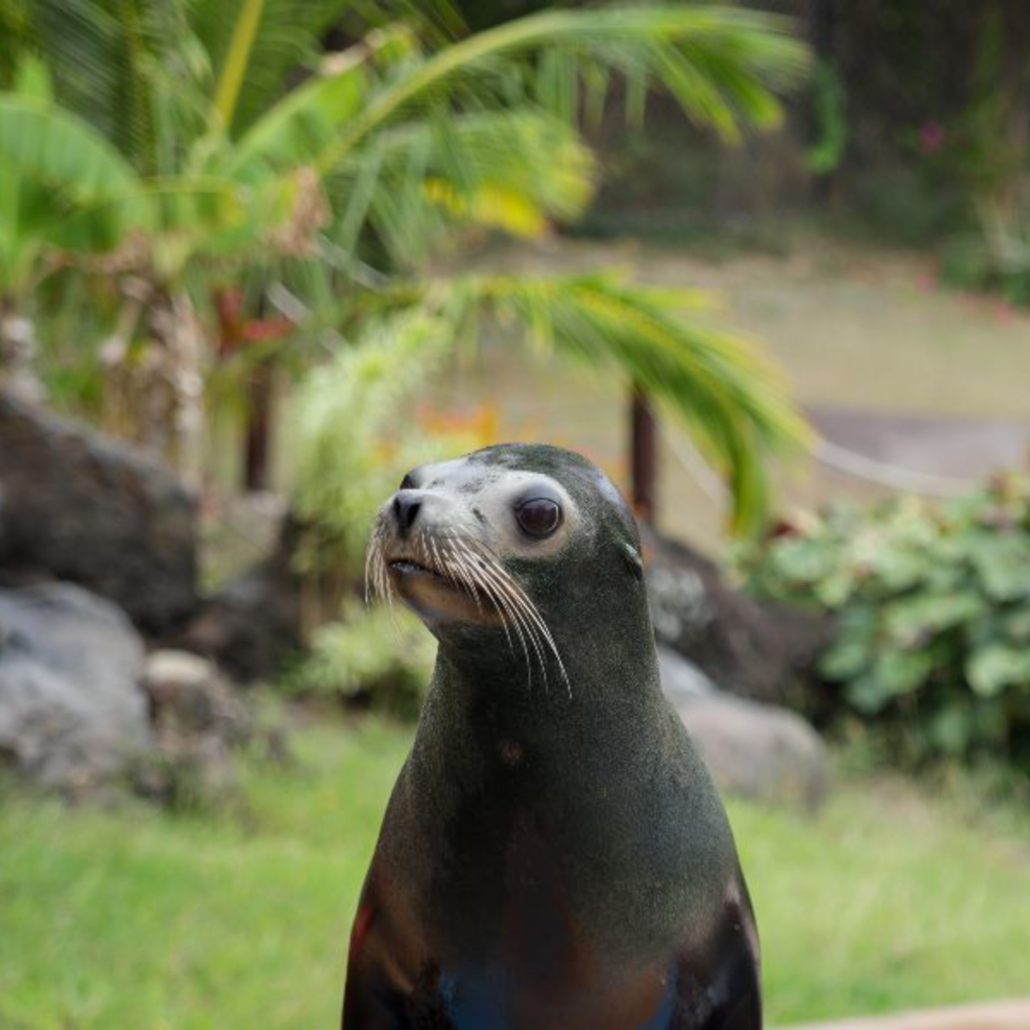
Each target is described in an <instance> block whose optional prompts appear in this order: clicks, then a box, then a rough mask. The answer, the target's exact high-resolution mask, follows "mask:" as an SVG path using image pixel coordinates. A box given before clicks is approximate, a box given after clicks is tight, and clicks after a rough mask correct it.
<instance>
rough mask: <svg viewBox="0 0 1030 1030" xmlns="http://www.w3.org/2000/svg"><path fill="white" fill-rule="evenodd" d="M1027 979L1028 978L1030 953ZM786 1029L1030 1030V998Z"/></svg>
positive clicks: (1029, 973)
mask: <svg viewBox="0 0 1030 1030" xmlns="http://www.w3.org/2000/svg"><path fill="white" fill-rule="evenodd" d="M1027 978H1028V980H1030V956H1028V959H1027ZM785 1030H1030V998H1024V999H1023V1000H1021V1001H999V1002H992V1003H990V1004H984V1005H959V1006H956V1007H954V1008H946V1009H932V1010H931V1009H927V1010H925V1011H922V1012H906V1013H901V1014H899V1015H895V1016H875V1017H873V1018H870V1019H846V1020H844V1021H842V1022H836V1023H805V1024H804V1025H803V1026H795V1027H790V1028H785Z"/></svg>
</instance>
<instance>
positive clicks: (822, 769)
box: [658, 647, 829, 809]
mask: <svg viewBox="0 0 1030 1030" xmlns="http://www.w3.org/2000/svg"><path fill="white" fill-rule="evenodd" d="M658 666H659V671H660V673H661V677H662V689H663V690H664V691H665V694H666V696H667V697H668V698H669V699H670V700H671V701H672V703H673V706H674V707H675V709H676V711H677V712H678V713H679V716H680V718H681V719H682V720H683V724H684V725H685V726H686V728H687V732H688V733H689V734H690V736H691V738H692V739H693V740H694V742H695V743H696V744H697V746H698V747H699V748H700V750H701V753H702V755H703V756H704V759H705V762H706V764H707V765H708V768H709V770H710V772H711V773H712V778H713V779H714V780H715V782H716V785H717V786H718V787H719V789H720V790H721V791H723V792H724V793H726V794H730V795H733V796H735V797H743V798H748V799H749V800H753V801H762V802H771V803H775V804H786V805H792V806H795V807H799V808H803V809H813V808H815V807H816V806H818V805H819V803H820V802H821V801H822V800H823V797H824V796H825V794H826V789H827V785H828V782H829V760H828V756H827V752H826V747H825V745H824V744H823V742H822V740H821V739H820V737H819V735H818V734H817V733H816V732H815V730H814V729H812V727H811V726H810V725H809V724H808V723H807V722H805V720H804V719H802V718H801V716H799V715H796V714H795V713H794V712H790V711H788V710H787V709H785V708H780V707H778V706H776V705H770V704H762V703H759V702H757V701H748V700H745V699H743V698H739V697H734V696H732V695H731V694H727V693H725V692H724V691H721V690H719V689H718V688H717V687H716V686H715V684H714V683H712V681H711V680H710V679H708V677H707V676H706V675H705V674H704V673H703V672H702V671H701V670H700V669H698V668H697V667H696V666H694V665H693V664H692V663H691V662H689V661H687V660H686V659H685V658H683V657H681V656H680V655H678V654H676V652H674V651H671V650H669V649H668V648H664V647H660V648H659V649H658Z"/></svg>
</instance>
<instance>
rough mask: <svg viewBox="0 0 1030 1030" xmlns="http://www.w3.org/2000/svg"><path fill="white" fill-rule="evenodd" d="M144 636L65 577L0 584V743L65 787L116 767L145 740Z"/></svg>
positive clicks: (99, 778)
mask: <svg viewBox="0 0 1030 1030" xmlns="http://www.w3.org/2000/svg"><path fill="white" fill-rule="evenodd" d="M142 669H143V644H142V641H141V640H140V637H139V635H138V634H137V632H136V630H135V629H134V628H133V626H132V624H131V623H130V622H129V620H128V619H127V618H126V617H125V615H124V614H123V613H122V612H121V611H120V610H119V609H118V608H116V607H115V606H114V605H112V604H110V603H109V602H107V601H105V600H103V599H102V598H99V597H96V596H94V595H92V594H90V593H89V592H87V591H86V590H83V589H81V588H80V587H76V586H72V585H70V584H66V583H50V584H39V585H36V586H30V587H24V588H22V589H18V590H2V589H0V751H2V752H3V753H4V754H5V755H6V756H7V758H8V759H9V760H10V762H11V763H12V764H13V765H14V767H15V768H16V769H17V770H18V771H19V772H20V773H22V774H23V775H24V776H26V777H27V778H28V779H30V780H32V781H33V782H36V783H38V784H40V785H42V786H44V787H49V788H57V789H61V790H68V791H79V790H82V789H86V788H90V787H94V786H98V785H100V784H102V783H105V782H109V781H111V780H112V779H115V778H117V777H119V776H120V775H122V774H123V773H124V772H125V771H126V770H127V769H128V768H129V766H130V765H131V764H132V763H133V762H134V761H135V760H136V759H137V758H138V757H139V756H140V755H142V754H143V753H145V752H146V751H147V750H148V749H149V748H150V747H151V745H152V737H151V733H150V727H149V722H148V717H147V705H146V698H145V697H144V695H143V693H142V691H140V689H139V686H138V680H139V677H140V673H141V672H142Z"/></svg>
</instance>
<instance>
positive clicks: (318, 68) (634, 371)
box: [0, 0, 805, 525]
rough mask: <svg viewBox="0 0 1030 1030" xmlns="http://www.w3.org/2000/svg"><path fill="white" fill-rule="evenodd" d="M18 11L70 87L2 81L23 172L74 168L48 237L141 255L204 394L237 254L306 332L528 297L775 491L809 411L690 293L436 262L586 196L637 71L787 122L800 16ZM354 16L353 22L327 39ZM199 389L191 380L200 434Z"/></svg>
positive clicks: (571, 340) (327, 6) (66, 254)
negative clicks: (208, 332)
mask: <svg viewBox="0 0 1030 1030" xmlns="http://www.w3.org/2000/svg"><path fill="white" fill-rule="evenodd" d="M414 6H415V5H411V7H414ZM418 6H419V7H420V8H422V9H423V10H424V9H425V6H426V5H418ZM12 11H13V12H15V14H17V15H18V19H17V28H18V32H17V36H16V39H17V41H18V44H19V46H18V47H14V48H11V51H12V52H13V53H11V54H9V55H8V57H6V58H4V59H2V60H7V61H8V62H9V65H10V66H9V67H6V68H5V67H4V66H3V65H2V64H0V81H3V79H4V77H5V76H6V78H7V80H8V81H11V80H12V79H13V77H14V75H15V74H16V67H17V65H16V64H15V63H14V61H15V59H16V58H17V57H18V56H19V55H22V56H23V55H24V54H25V53H31V52H36V53H40V54H42V55H43V56H44V58H45V60H46V63H47V66H48V67H49V68H50V70H51V74H52V76H53V80H54V96H55V97H56V99H55V100H48V99H45V98H41V97H38V96H37V97H34V98H31V99H27V98H25V97H23V96H19V95H17V94H15V93H13V92H8V93H6V94H0V172H2V174H6V175H13V176H18V177H19V178H20V181H30V180H31V181H36V182H44V183H46V184H47V185H48V186H49V187H50V188H51V189H53V190H56V191H57V192H56V196H57V199H58V200H59V201H60V204H59V205H55V207H56V208H57V210H58V211H59V214H60V224H59V225H57V226H54V227H51V228H48V230H47V232H46V233H45V234H43V235H42V236H41V237H40V241H39V246H40V247H42V250H43V252H44V253H47V254H58V255H60V257H61V259H62V260H64V261H67V260H69V259H70V257H71V258H74V257H75V256H78V258H79V259H80V260H87V259H88V261H90V262H92V267H94V268H95V267H97V261H98V258H97V255H98V254H100V255H102V262H103V266H104V267H106V268H109V269H114V270H119V271H125V270H131V271H132V272H133V273H134V274H135V275H136V276H137V277H139V275H140V274H144V275H145V278H146V279H147V281H148V282H149V283H150V284H151V291H150V299H149V300H148V301H147V302H146V303H147V304H151V305H154V306H156V308H157V309H158V314H160V315H161V316H162V317H160V318H156V319H155V318H154V317H153V316H151V317H150V318H149V323H150V324H151V325H153V324H155V322H156V323H158V324H162V325H165V326H168V325H172V326H181V325H182V324H183V323H185V324H187V325H189V326H190V327H191V330H193V331H190V332H186V333H180V335H181V336H182V339H181V340H179V341H174V340H173V341H166V344H167V346H168V347H169V348H170V349H174V348H175V347H178V349H179V351H181V354H180V355H179V358H180V359H181V362H180V364H181V367H180V368H179V370H178V371H179V373H180V374H179V376H178V380H177V381H178V383H179V388H180V389H181V390H189V389H192V390H194V392H196V388H197V384H199V383H200V381H201V377H202V373H203V371H204V370H205V367H206V364H205V362H206V361H207V360H208V358H209V356H210V352H211V349H212V348H211V345H210V341H208V340H206V339H204V337H203V335H202V334H201V328H202V323H201V321H200V320H199V319H198V318H197V316H196V313H195V309H196V305H197V303H198V302H203V301H204V298H205V297H209V296H210V293H211V290H212V287H213V286H217V285H218V284H219V283H224V281H225V280H226V279H227V278H228V277H229V276H231V277H232V279H233V280H234V281H238V282H242V283H244V284H245V285H246V284H255V286H254V288H253V290H252V293H251V296H250V297H249V298H248V302H249V303H250V304H251V305H253V307H254V308H255V310H256V307H257V305H258V304H259V303H261V301H262V299H264V300H266V301H267V299H268V298H269V296H270V293H271V292H272V291H270V286H274V287H275V290H274V293H275V295H276V296H278V297H279V298H280V301H282V299H283V298H285V299H286V301H287V304H286V307H287V309H288V312H289V314H290V317H291V318H292V319H293V321H294V322H295V323H296V332H295V334H294V336H295V337H296V338H298V339H308V340H319V341H324V340H325V339H326V333H327V332H328V333H330V334H331V335H330V338H332V339H337V340H350V341H359V340H360V339H361V337H362V335H363V333H365V332H366V331H367V328H368V327H369V326H370V325H373V326H375V328H376V331H377V332H378V331H380V330H381V328H382V325H383V322H384V320H385V321H386V322H387V323H388V322H389V320H390V319H391V318H400V319H404V320H405V324H410V319H411V317H412V314H413V312H414V313H416V314H420V315H422V316H424V317H426V318H427V319H431V320H432V322H433V324H434V326H437V327H439V328H440V329H441V331H442V332H444V334H445V335H446V336H447V338H448V339H449V340H450V341H451V342H453V341H456V340H457V339H459V338H460V337H461V336H462V335H463V334H465V335H468V334H469V332H470V330H471V327H472V326H473V325H474V324H475V323H476V320H477V319H479V318H482V317H483V316H484V314H487V315H495V316H500V317H508V318H509V319H513V320H515V321H516V322H517V323H518V324H519V325H521V326H523V327H524V328H525V330H526V334H527V336H529V337H531V338H533V339H534V340H535V341H536V342H537V343H539V344H541V345H543V346H547V347H553V348H554V350H555V351H556V352H562V353H568V354H571V355H574V356H578V357H583V358H586V359H587V360H589V361H591V362H594V363H607V364H610V365H612V366H613V367H614V368H617V369H621V370H622V372H623V373H624V374H626V375H627V377H628V378H629V380H630V381H631V382H632V383H635V384H637V386H638V387H639V388H640V389H642V390H643V391H645V392H646V393H647V394H648V395H649V396H652V397H655V398H657V399H658V400H659V401H661V402H663V403H664V404H665V405H666V406H667V407H668V408H669V409H670V410H671V411H673V412H675V413H676V414H677V415H679V416H680V417H682V418H684V419H686V420H687V422H688V423H689V425H690V426H691V428H692V429H693V431H694V432H695V434H696V436H697V437H698V439H699V441H700V442H701V444H702V445H703V446H704V447H705V449H706V451H707V452H708V454H709V455H710V456H711V457H712V459H713V460H714V461H715V462H716V463H718V465H719V466H720V467H721V468H722V469H723V470H724V471H725V473H726V475H727V477H728V478H729V480H730V482H731V485H732V487H733V494H734V497H735V500H736V505H735V520H736V522H737V524H738V525H744V524H747V523H748V522H749V521H752V520H753V519H754V518H756V517H757V516H758V515H759V514H760V513H761V511H762V509H763V503H764V492H765V478H764V474H763V462H764V458H765V456H766V455H767V454H769V453H770V452H771V451H773V450H776V449H778V448H782V447H784V446H786V445H789V444H791V443H792V442H793V441H796V440H797V439H798V437H799V436H800V435H801V433H802V429H801V424H800V422H799V420H798V418H797V417H796V415H795V413H794V411H793V409H792V408H791V406H790V405H789V403H788V402H787V401H786V400H785V398H784V396H783V394H782V392H781V390H780V388H779V385H778V383H777V382H776V381H775V377H774V376H773V375H772V373H771V372H770V371H769V369H768V368H767V367H766V366H765V364H764V363H763V362H762V361H761V360H760V359H759V358H758V357H757V356H756V355H755V354H753V353H751V352H750V351H749V350H748V349H747V348H746V347H745V346H744V345H743V344H742V343H741V342H740V341H739V340H737V339H735V338H733V337H731V336H729V335H727V334H725V333H720V332H717V331H713V330H712V329H710V328H708V327H707V326H706V325H705V324H704V323H703V322H702V321H701V320H699V319H697V318H696V317H695V316H694V314H693V312H694V311H696V308H697V306H698V298H697V296H696V295H695V294H694V293H693V292H689V291H670V290H655V289H648V288H645V287H642V286H637V285H632V284H629V283H626V282H623V281H620V280H619V279H617V278H615V277H605V276H567V277H530V276H507V277H505V276H484V275H477V274H470V273H467V272H458V273H455V274H448V275H443V274H436V275H434V274H432V273H431V272H429V271H427V269H429V268H431V267H433V264H432V258H433V257H434V256H435V255H439V254H440V248H441V246H442V245H444V244H446V242H447V241H448V240H451V241H453V240H454V239H455V234H456V233H460V232H461V231H462V230H463V228H467V227H469V226H473V225H475V226H480V227H483V226H486V227H490V228H493V229H497V230H501V231H504V232H508V233H512V234H516V235H523V236H533V235H535V234H539V233H541V232H543V231H545V230H546V228H547V227H548V226H549V225H550V224H552V223H553V222H554V221H558V222H569V221H573V220H574V219H575V218H576V217H577V216H578V215H579V214H580V213H581V212H582V211H583V209H584V208H585V206H586V204H587V203H588V202H589V199H590V197H591V194H592V191H593V186H594V184H595V182H596V179H597V176H598V168H597V164H596V161H595V160H594V158H593V156H592V154H591V153H590V151H589V150H588V148H587V147H586V146H585V144H584V142H583V140H582V138H581V136H580V134H579V123H580V122H581V121H582V119H583V118H589V117H597V116H598V115H599V113H600V112H601V111H602V110H603V109H604V107H605V104H606V102H607V100H608V98H609V96H610V95H611V93H612V91H613V85H614V83H616V82H624V83H625V84H626V86H625V93H626V94H627V95H628V97H629V98H630V100H629V102H628V105H627V106H628V107H629V108H630V109H635V108H637V107H638V106H639V104H638V101H637V100H636V99H634V98H642V97H643V95H644V91H645V90H646V89H647V88H648V86H649V85H650V84H652V83H660V84H661V85H663V86H664V87H665V88H667V89H668V90H669V91H670V92H671V93H672V94H673V95H674V96H675V97H676V99H677V100H678V101H679V103H680V105H681V106H682V107H683V109H684V111H686V113H687V114H688V115H689V116H690V117H691V118H693V119H694V120H695V121H696V122H698V123H699V124H703V125H707V126H711V127H713V128H714V129H715V130H716V131H718V132H719V133H721V134H722V135H723V136H725V137H727V138H730V139H733V138H736V137H737V136H739V134H740V133H741V131H742V129H743V127H744V126H745V125H749V124H756V125H759V126H768V125H771V124H774V123H775V122H776V120H777V119H778V117H779V114H780V109H779V105H778V103H777V100H776V97H775V91H776V90H777V89H779V88H780V87H783V86H785V85H787V84H788V83H789V81H790V80H791V79H792V78H793V77H795V76H796V75H797V74H798V73H799V71H800V70H801V68H802V67H803V65H804V59H805V52H804V49H803V47H802V46H801V45H800V44H798V43H797V42H796V41H795V40H794V39H793V38H792V37H791V36H790V35H789V33H788V32H787V31H786V26H784V25H783V24H782V23H781V22H779V21H777V20H775V19H772V18H769V17H767V16H763V15H758V14H755V13H750V12H745V11H741V10H738V9H735V8H730V7H723V6H714V5H708V4H704V5H701V4H669V5H650V6H647V5H645V6H629V7H612V8H597V9H590V10H548V11H544V12H541V13H538V14H533V15H530V16H527V17H524V18H521V19H518V20H516V21H512V22H509V23H507V24H504V25H501V26H499V27H496V28H492V29H488V30H486V31H483V32H479V33H476V34H472V35H464V36H459V37H458V38H452V36H450V35H448V34H447V33H449V32H452V31H453V26H454V14H453V11H452V10H451V9H450V8H449V7H447V6H446V5H445V4H439V5H437V6H435V7H432V9H431V11H430V14H431V17H428V18H427V17H426V16H424V14H418V13H416V12H415V11H413V10H412V9H411V8H409V7H408V5H404V4H393V5H390V4H384V3H379V4H372V3H365V4H357V3H346V2H341V0H226V2H224V3H219V4H215V3H200V2H196V0H177V2H175V3H167V2H158V0H117V2H115V0H77V2H76V3H75V4H67V3H63V2H60V0H34V2H32V3H27V2H26V0H6V3H5V4H0V19H3V18H5V17H6V18H7V19H8V20H9V21H10V20H12V17H13V16H12V14H11V12H12ZM394 15H400V16H401V17H400V20H394V19H393V16H394ZM71 21H73V22H74V25H72V24H70V22H71ZM340 24H342V25H343V26H344V30H345V31H346V32H347V33H348V34H349V36H350V38H352V39H354V40H355V42H354V43H353V44H352V45H351V46H349V47H348V48H347V49H345V50H343V51H342V52H339V53H332V54H328V55H324V54H321V53H320V52H319V42H320V40H321V39H322V38H323V36H324V35H325V32H326V30H327V29H328V28H329V27H331V26H334V25H340ZM87 136H88V137H89V138H90V147H91V149H90V151H89V152H90V153H91V154H93V155H94V156H95V159H92V160H90V161H82V160H81V159H80V157H79V155H78V152H77V151H76V146H77V145H78V144H81V141H82V140H83V139H84V138H86V137H87ZM76 141H78V144H77V143H76ZM0 217H2V215H0ZM137 306H138V304H137ZM280 306H282V304H281V303H280ZM198 405H199V398H197V397H194V398H193V403H192V405H180V410H186V411H187V412H188V413H190V418H187V419H186V420H185V421H186V422H187V423H188V424H189V426H188V432H191V433H193V434H194V436H195V434H196V432H197V425H196V422H197V417H198V414H199V406H198ZM192 446H193V448H194V449H195V447H196V443H195V440H194V441H193V444H192ZM194 471H195V470H194Z"/></svg>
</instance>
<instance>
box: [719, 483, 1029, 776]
mask: <svg viewBox="0 0 1030 1030" xmlns="http://www.w3.org/2000/svg"><path fill="white" fill-rule="evenodd" d="M739 560H740V568H741V570H742V571H743V573H744V574H745V576H746V582H747V586H748V588H749V589H750V590H752V591H753V592H755V593H757V594H759V595H761V596H763V597H767V598H771V599H776V600H782V601H789V602H794V603H800V604H804V605H808V606H814V607H816V608H819V609H822V610H823V611H826V612H830V613H833V614H834V615H835V616H836V618H837V634H836V639H835V643H834V644H833V646H832V647H831V648H830V649H829V651H828V652H827V653H826V654H825V655H824V656H823V659H822V661H821V664H820V668H819V670H818V671H819V673H820V674H821V677H822V678H824V679H825V680H826V681H827V683H828V684H830V685H832V686H833V689H832V692H831V694H830V701H831V705H832V708H833V714H835V715H837V716H840V715H843V714H846V713H851V714H853V715H855V716H858V717H859V718H860V719H862V720H863V721H865V722H867V723H869V724H871V725H874V726H876V727H878V728H879V729H881V730H882V731H883V733H884V737H885V739H886V740H887V741H888V742H889V744H890V746H891V749H892V752H893V754H894V756H895V757H896V758H900V759H903V760H905V761H908V762H911V763H921V762H925V761H927V760H931V759H938V758H969V757H972V756H974V755H982V754H1002V755H1005V756H1007V757H1009V758H1011V759H1014V760H1015V761H1016V762H1017V764H1018V765H1019V766H1020V767H1021V768H1022V769H1024V770H1030V482H1028V481H1027V480H1025V479H1017V478H1006V479H1003V480H998V481H997V482H996V483H994V484H992V485H991V486H990V487H989V488H987V489H986V490H985V491H983V492H980V493H977V494H975V495H971V496H968V497H964V498H961V499H958V500H954V501H951V502H948V503H945V504H934V503H930V502H926V501H921V500H917V499H915V498H912V497H901V498H897V499H893V500H890V501H887V502H884V503H882V504H880V505H878V506H876V507H874V508H873V509H872V510H870V511H869V512H867V513H865V514H863V513H860V512H857V511H855V510H853V509H846V508H836V509H833V510H831V511H830V512H829V513H827V514H826V515H825V516H823V517H812V518H811V519H810V520H809V521H807V522H805V523H803V524H799V525H792V526H783V527H781V528H780V529H779V530H777V531H776V532H775V533H774V534H773V535H771V536H770V537H769V538H768V539H766V540H765V541H764V542H762V543H759V544H756V545H751V546H750V547H749V548H748V549H746V550H745V551H743V552H742V553H741V554H740V556H739Z"/></svg>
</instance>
